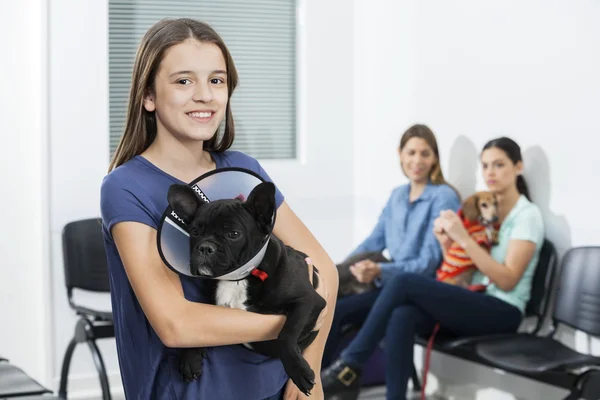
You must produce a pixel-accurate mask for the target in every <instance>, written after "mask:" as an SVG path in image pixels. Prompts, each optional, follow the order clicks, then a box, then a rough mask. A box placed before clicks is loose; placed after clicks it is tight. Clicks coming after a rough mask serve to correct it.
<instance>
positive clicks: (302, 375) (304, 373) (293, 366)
mask: <svg viewBox="0 0 600 400" xmlns="http://www.w3.org/2000/svg"><path fill="white" fill-rule="evenodd" d="M281 362H282V363H283V367H284V368H285V372H286V373H287V375H288V377H289V378H290V379H291V380H292V382H294V384H295V385H296V386H297V387H298V389H300V391H301V392H302V393H304V395H305V396H310V391H311V390H312V388H313V387H314V386H315V372H314V371H313V370H312V368H311V367H310V365H309V364H308V362H306V360H305V359H304V357H303V356H302V354H300V352H299V351H298V350H296V349H290V350H287V351H283V352H282V354H281Z"/></svg>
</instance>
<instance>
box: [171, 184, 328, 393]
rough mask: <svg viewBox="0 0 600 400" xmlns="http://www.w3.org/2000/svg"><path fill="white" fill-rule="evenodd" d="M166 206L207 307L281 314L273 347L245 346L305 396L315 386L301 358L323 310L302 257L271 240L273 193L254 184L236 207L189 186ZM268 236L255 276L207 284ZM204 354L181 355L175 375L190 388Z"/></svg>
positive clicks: (178, 189) (174, 189)
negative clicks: (204, 283) (275, 365)
mask: <svg viewBox="0 0 600 400" xmlns="http://www.w3.org/2000/svg"><path fill="white" fill-rule="evenodd" d="M167 198H168V202H169V205H170V206H171V208H172V209H173V211H175V212H176V213H177V215H178V216H179V217H180V218H181V219H182V220H183V222H184V223H185V224H186V226H187V227H188V231H189V234H190V272H191V274H192V275H195V276H198V277H204V278H207V279H208V282H210V283H212V285H210V286H212V287H213V289H214V290H213V291H212V293H213V301H214V304H217V305H220V306H225V307H231V308H239V309H242V310H247V311H251V312H256V313H262V314H284V315H286V317H287V318H286V322H285V324H284V326H283V328H282V330H281V332H280V334H279V336H278V338H277V339H275V340H270V341H263V342H256V343H246V344H244V345H245V346H246V347H248V348H250V349H252V350H254V351H256V352H259V353H261V354H264V355H267V356H270V357H274V358H279V359H280V360H281V362H282V364H283V366H284V368H285V371H286V373H287V375H288V376H289V378H290V379H291V380H292V381H293V382H294V383H295V384H296V386H297V387H298V388H299V389H300V391H302V392H303V393H304V394H305V395H308V394H309V393H310V391H311V390H312V388H313V386H314V384H315V372H314V371H313V370H312V368H311V367H310V365H309V364H308V363H307V362H306V360H305V359H304V357H303V356H302V352H303V351H304V349H305V348H306V347H308V346H309V345H310V344H311V343H312V342H313V341H314V339H315V337H316V336H317V334H318V332H317V331H313V328H314V326H315V323H316V321H317V319H318V317H319V314H320V313H321V311H322V310H323V309H324V308H325V306H326V302H325V299H323V297H321V295H319V293H317V291H316V290H315V288H317V287H318V285H319V277H318V274H317V271H316V268H314V272H313V282H312V284H311V282H310V279H309V275H308V273H307V264H306V261H305V259H306V257H307V256H306V254H304V253H302V252H300V251H297V250H295V249H293V248H291V247H289V246H286V245H285V244H284V243H283V242H282V241H281V240H279V239H278V238H276V237H275V236H273V235H272V217H273V214H274V212H275V186H274V185H273V183H271V182H263V183H260V184H258V185H257V186H256V187H255V188H254V189H253V190H252V191H251V193H250V194H249V195H248V198H247V199H246V200H245V201H243V200H241V199H240V198H235V199H221V200H215V201H210V202H204V201H203V200H201V199H200V197H199V196H198V195H197V194H196V193H195V192H194V190H193V189H192V188H191V187H190V186H188V185H181V184H174V185H172V186H171V187H170V188H169V191H168V195H167ZM269 235H270V239H269V242H268V245H267V249H266V252H265V255H264V258H263V260H262V262H261V263H260V264H259V265H257V266H256V271H259V272H258V273H255V272H256V271H254V272H253V273H251V274H250V275H248V276H247V277H245V278H243V279H241V280H237V281H229V280H219V279H211V277H214V278H218V277H219V276H222V275H224V274H225V273H229V272H230V271H233V270H235V269H236V268H238V267H240V266H242V265H244V264H245V263H246V262H247V261H249V260H250V259H251V258H252V257H253V256H254V255H255V254H257V252H258V251H259V250H260V249H261V247H262V245H263V244H264V243H265V239H266V237H268V236H269ZM205 356H206V352H205V350H204V349H203V348H188V349H182V354H181V359H180V373H181V374H182V376H183V378H184V380H186V381H192V380H194V379H196V378H198V377H199V376H200V375H201V374H202V362H203V359H204V357H205Z"/></svg>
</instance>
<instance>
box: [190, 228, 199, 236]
mask: <svg viewBox="0 0 600 400" xmlns="http://www.w3.org/2000/svg"><path fill="white" fill-rule="evenodd" d="M190 235H192V236H198V228H196V227H192V228H191V229H190Z"/></svg>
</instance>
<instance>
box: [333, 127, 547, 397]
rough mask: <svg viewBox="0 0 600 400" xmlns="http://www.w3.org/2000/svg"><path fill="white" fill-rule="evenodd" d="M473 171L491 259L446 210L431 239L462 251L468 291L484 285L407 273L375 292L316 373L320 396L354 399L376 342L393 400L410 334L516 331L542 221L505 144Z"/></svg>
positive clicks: (407, 372)
mask: <svg viewBox="0 0 600 400" xmlns="http://www.w3.org/2000/svg"><path fill="white" fill-rule="evenodd" d="M481 164H482V167H483V177H484V179H485V182H486V184H487V186H488V188H489V190H490V191H493V192H495V193H496V195H497V198H498V217H499V222H500V223H501V227H500V232H499V235H498V245H496V246H495V247H493V249H492V252H491V254H489V253H488V252H487V251H485V250H484V249H482V248H481V247H480V246H479V245H478V244H477V243H476V242H475V241H474V240H473V239H472V238H471V236H470V235H469V234H468V232H467V231H466V229H465V228H464V226H463V224H462V221H461V220H460V218H459V217H458V215H457V214H456V213H455V212H454V211H452V210H445V211H443V212H442V213H441V214H440V216H439V218H437V219H436V220H435V223H434V232H435V236H436V237H437V240H438V242H439V244H440V247H442V248H447V247H448V246H449V244H450V243H451V242H452V241H456V242H458V243H460V245H461V246H462V247H463V248H464V249H465V251H466V252H467V254H468V255H469V256H470V257H471V259H472V260H473V262H474V263H475V265H476V267H477V269H478V271H477V272H476V273H475V276H474V278H473V284H483V285H487V290H486V292H485V294H482V293H477V292H471V291H469V290H468V289H464V288H462V287H459V286H454V285H449V284H446V283H442V282H438V281H435V280H433V279H430V278H427V277H424V276H422V275H419V274H415V273H403V274H399V275H397V276H395V277H394V278H392V279H391V280H390V282H388V283H387V284H386V285H385V286H384V287H383V290H382V291H381V294H380V295H379V296H378V298H377V301H376V302H375V304H374V305H373V308H372V309H371V312H370V313H369V315H368V317H367V319H366V321H365V323H364V325H363V326H362V328H361V330H360V332H359V334H358V335H357V336H356V338H354V340H353V341H352V343H351V344H350V345H349V346H348V347H347V348H346V349H345V350H344V352H343V353H342V355H341V357H340V358H339V359H338V360H337V361H336V362H335V363H333V364H332V366H331V367H330V368H328V369H327V370H325V371H323V374H322V380H323V387H324V390H325V393H326V394H327V395H329V394H333V393H337V394H341V393H343V394H344V397H343V398H344V399H352V398H356V395H357V393H358V381H359V380H358V379H357V378H358V377H359V376H360V371H361V367H362V365H363V363H364V362H365V361H366V360H367V359H368V357H369V355H370V354H371V353H372V352H373V350H374V349H375V347H376V346H377V344H378V343H379V342H380V341H381V339H383V337H384V336H385V338H386V385H387V398H388V399H394V400H398V399H406V387H407V384H408V380H409V378H410V376H411V372H412V365H413V364H412V363H413V346H414V338H415V334H418V335H421V336H428V335H430V334H431V332H432V331H433V328H434V326H435V324H436V323H438V322H439V323H440V326H441V329H443V330H446V331H448V332H449V333H451V334H454V335H456V336H475V335H487V334H494V333H510V332H516V331H517V329H518V327H519V325H520V323H521V320H522V318H523V313H524V310H525V305H526V303H527V301H528V300H529V296H530V292H531V281H532V278H533V274H534V272H535V266H536V265H537V262H538V258H539V253H540V250H541V247H542V244H543V240H544V224H543V221H542V214H541V211H540V209H539V208H538V207H537V206H536V205H534V204H533V203H531V201H530V200H529V192H528V190H527V185H526V184H525V179H524V178H523V176H522V171H523V162H522V158H521V150H520V148H519V146H518V145H517V143H515V142H514V141H513V140H511V139H509V138H505V137H503V138H499V139H495V140H492V141H490V142H489V143H487V144H486V145H485V147H484V148H483V152H482V154H481ZM342 381H346V383H348V385H345V384H344V383H342Z"/></svg>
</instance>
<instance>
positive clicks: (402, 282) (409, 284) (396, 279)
mask: <svg viewBox="0 0 600 400" xmlns="http://www.w3.org/2000/svg"><path fill="white" fill-rule="evenodd" d="M423 279H428V278H426V277H424V276H423V275H420V274H416V273H414V272H400V273H398V274H396V275H394V276H393V277H392V278H391V279H390V282H389V283H388V284H389V286H393V287H394V289H395V290H398V291H402V292H406V291H408V290H410V288H414V287H416V286H418V285H419V282H422V281H423Z"/></svg>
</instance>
